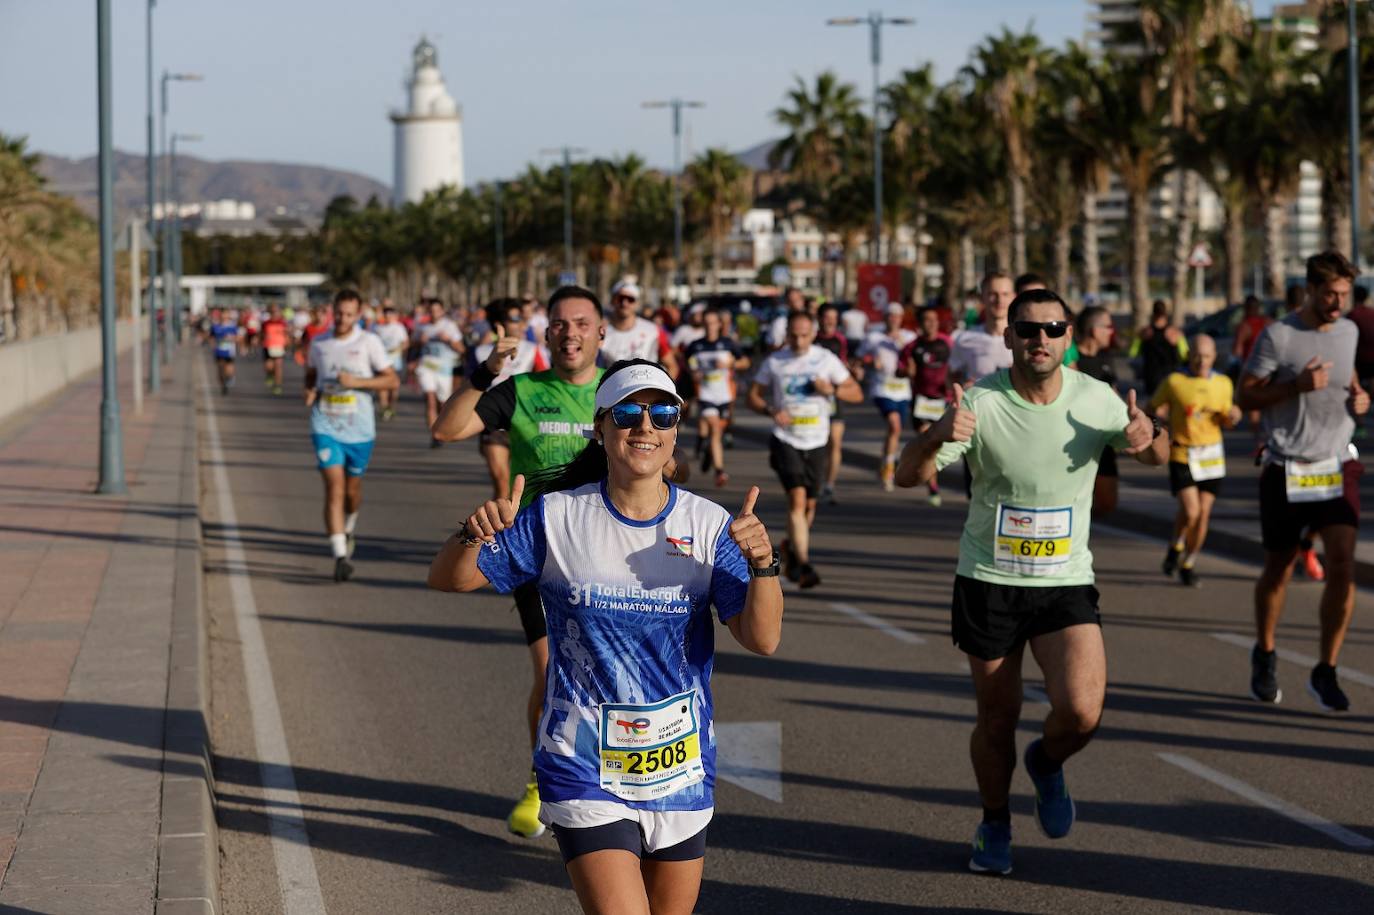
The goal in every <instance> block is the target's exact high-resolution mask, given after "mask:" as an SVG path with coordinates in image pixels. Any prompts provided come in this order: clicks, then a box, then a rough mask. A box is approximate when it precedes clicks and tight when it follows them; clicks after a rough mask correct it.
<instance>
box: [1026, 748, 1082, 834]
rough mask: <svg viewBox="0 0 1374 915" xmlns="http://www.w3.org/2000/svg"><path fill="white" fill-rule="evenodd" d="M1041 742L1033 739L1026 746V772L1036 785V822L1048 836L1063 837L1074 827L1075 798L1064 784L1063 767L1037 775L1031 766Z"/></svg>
mask: <svg viewBox="0 0 1374 915" xmlns="http://www.w3.org/2000/svg"><path fill="white" fill-rule="evenodd" d="M1039 743H1040V741H1039V740H1033V741H1031V743H1030V745H1029V746H1028V747H1026V755H1025V761H1026V774H1027V775H1029V776H1030V780H1031V784H1032V785H1034V786H1035V822H1036V823H1038V824H1039V825H1040V831H1041V832H1043V833H1044V834H1045V835H1046V836H1047V837H1048V838H1051V839H1062V838H1064V837H1065V836H1066V835H1068V834H1069V830H1070V829H1073V821H1074V817H1075V816H1076V814H1077V811H1076V809H1075V808H1074V805H1073V798H1071V797H1069V789H1068V787H1067V786H1066V785H1065V784H1064V770H1063V769H1062V768H1061V769H1060V770H1059V771H1058V772H1055V773H1054V774H1052V775H1036V774H1035V770H1034V769H1033V768H1031V752H1032V751H1033V750H1034V749H1035V747H1036V746H1037V745H1039Z"/></svg>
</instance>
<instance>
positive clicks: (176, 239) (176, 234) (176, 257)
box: [164, 133, 204, 337]
mask: <svg viewBox="0 0 1374 915" xmlns="http://www.w3.org/2000/svg"><path fill="white" fill-rule="evenodd" d="M202 139H204V138H203V137H202V136H201V135H200V134H198V133H174V134H172V162H171V166H172V175H171V178H172V206H173V207H174V208H175V209H174V213H173V215H172V251H171V254H172V273H173V276H172V297H171V302H172V309H173V313H174V314H179V313H180V312H181V186H180V184H179V183H178V177H179V176H178V173H177V141H178V140H180V141H181V142H183V143H198V142H200V141H201V140H202ZM164 298H165V296H164ZM178 331H179V328H178ZM178 331H174V332H173V336H174V337H177V336H179V333H178Z"/></svg>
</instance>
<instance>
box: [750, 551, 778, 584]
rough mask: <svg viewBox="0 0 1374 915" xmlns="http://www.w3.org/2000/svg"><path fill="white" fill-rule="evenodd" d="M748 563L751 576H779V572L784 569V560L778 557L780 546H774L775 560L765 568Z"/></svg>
mask: <svg viewBox="0 0 1374 915" xmlns="http://www.w3.org/2000/svg"><path fill="white" fill-rule="evenodd" d="M747 565H748V566H749V577H750V578H777V577H778V572H779V571H780V570H781V569H782V562H781V561H780V560H779V559H778V548H777V547H773V561H772V562H771V563H770V564H768V565H766V566H764V567H763V568H761V569H759V568H755V567H754V565H753V563H747Z"/></svg>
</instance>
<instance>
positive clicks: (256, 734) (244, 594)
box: [198, 361, 325, 915]
mask: <svg viewBox="0 0 1374 915" xmlns="http://www.w3.org/2000/svg"><path fill="white" fill-rule="evenodd" d="M198 372H199V378H200V387H201V390H202V391H204V392H205V431H206V437H207V438H208V440H209V451H210V461H211V465H212V467H213V470H212V473H213V475H214V489H215V495H216V497H217V500H218V504H219V515H220V525H221V528H222V536H223V538H224V563H225V574H226V575H228V577H229V595H230V597H231V599H232V600H233V603H234V619H235V621H236V622H237V624H238V630H239V644H240V645H242V647H243V672H244V677H245V679H246V680H247V686H248V705H249V709H250V711H251V713H252V716H253V739H254V743H255V744H256V750H257V757H258V768H259V772H260V775H261V777H262V794H263V800H264V804H263V807H264V809H265V810H266V812H267V818H268V823H269V824H270V825H271V828H272V855H273V857H274V858H275V859H276V862H277V884H278V886H279V887H280V888H281V900H282V911H283V912H285V913H287V915H315V913H323V912H324V911H325V907H324V897H323V895H321V893H320V878H319V874H317V873H316V872H315V859H314V856H313V855H312V854H311V851H310V837H309V836H308V835H307V834H306V830H305V816H304V813H303V812H302V810H301V798H300V794H299V793H298V792H297V791H296V775H295V772H294V771H293V770H292V768H291V754H290V752H289V751H288V749H287V746H286V728H285V727H283V725H282V720H281V706H280V704H279V703H278V702H277V690H276V687H275V686H274V685H273V683H274V682H275V681H273V679H272V663H271V661H270V660H269V659H268V657H267V645H266V643H265V642H264V641H263V637H262V625H261V623H260V622H259V620H258V606H257V603H256V602H255V601H254V599H253V586H252V583H251V582H250V580H249V574H248V562H247V558H246V556H245V555H244V551H243V542H242V541H241V540H240V539H239V534H238V515H237V514H236V513H235V511H234V496H233V492H232V491H231V490H230V488H229V474H228V472H227V471H226V470H225V469H224V452H223V450H222V449H221V447H220V438H219V424H218V423H217V422H216V420H215V402H214V399H213V395H212V394H211V393H210V387H209V382H208V379H207V378H206V375H205V363H204V362H203V361H202V362H201V363H200V364H199V367H198Z"/></svg>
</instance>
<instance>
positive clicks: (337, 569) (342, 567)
mask: <svg viewBox="0 0 1374 915" xmlns="http://www.w3.org/2000/svg"><path fill="white" fill-rule="evenodd" d="M352 577H353V563H351V562H349V561H348V559H347V558H346V557H343V556H340V557H339V558H338V559H335V560H334V580H335V581H336V582H344V581H348V580H349V579H350V578H352Z"/></svg>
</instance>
